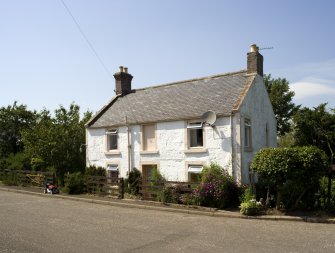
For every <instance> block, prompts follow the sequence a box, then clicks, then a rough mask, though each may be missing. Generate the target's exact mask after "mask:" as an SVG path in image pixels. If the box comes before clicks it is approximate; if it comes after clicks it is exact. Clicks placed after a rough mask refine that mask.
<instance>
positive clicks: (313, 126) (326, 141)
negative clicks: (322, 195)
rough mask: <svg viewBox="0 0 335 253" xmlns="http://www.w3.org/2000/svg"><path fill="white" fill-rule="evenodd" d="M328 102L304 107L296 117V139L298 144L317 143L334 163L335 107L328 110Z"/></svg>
mask: <svg viewBox="0 0 335 253" xmlns="http://www.w3.org/2000/svg"><path fill="white" fill-rule="evenodd" d="M326 106H327V104H326V103H325V104H320V105H319V106H318V107H315V108H313V109H309V108H306V107H304V108H302V109H300V110H299V111H298V113H297V114H296V115H295V117H294V122H295V141H296V144H298V145H315V146H317V147H319V148H320V149H322V150H324V151H325V153H326V154H327V155H328V158H329V163H330V164H334V148H335V109H330V110H329V111H327V109H326ZM331 177H332V175H331V172H330V171H329V175H328V204H330V199H331V184H332V182H331Z"/></svg>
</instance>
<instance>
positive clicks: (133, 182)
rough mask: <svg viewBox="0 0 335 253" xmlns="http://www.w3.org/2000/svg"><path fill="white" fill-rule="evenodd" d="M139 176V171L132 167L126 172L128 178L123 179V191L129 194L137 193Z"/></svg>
mask: <svg viewBox="0 0 335 253" xmlns="http://www.w3.org/2000/svg"><path fill="white" fill-rule="evenodd" d="M141 178H142V175H141V172H140V171H139V170H138V169H136V168H133V169H132V171H130V172H129V173H128V178H126V179H125V187H126V190H125V191H126V192H127V193H129V194H133V195H139V193H140V182H141Z"/></svg>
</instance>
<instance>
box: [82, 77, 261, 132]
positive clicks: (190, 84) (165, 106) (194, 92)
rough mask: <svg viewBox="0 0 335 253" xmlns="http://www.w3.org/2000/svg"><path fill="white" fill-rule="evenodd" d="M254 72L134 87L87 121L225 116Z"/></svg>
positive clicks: (100, 123) (94, 124)
mask: <svg viewBox="0 0 335 253" xmlns="http://www.w3.org/2000/svg"><path fill="white" fill-rule="evenodd" d="M254 78H255V75H250V74H249V75H248V74H247V72H246V71H239V72H234V73H227V74H222V75H216V76H210V77H204V78H199V79H192V80H187V81H181V82H176V83H170V84H166V85H160V86H152V87H147V88H143V89H137V90H134V91H133V92H132V93H130V94H127V95H126V96H123V97H122V96H116V97H114V98H113V99H112V100H111V102H110V103H109V104H107V105H106V106H105V107H103V108H102V109H101V110H100V111H99V112H98V113H97V114H96V115H95V116H94V117H93V118H92V119H91V120H90V121H89V122H88V123H87V124H86V126H87V127H92V128H99V127H111V126H120V125H125V124H126V120H125V118H126V117H127V123H128V124H144V123H151V122H160V121H176V120H186V119H196V118H201V116H202V115H203V114H204V113H205V112H206V111H208V110H211V111H214V112H215V113H216V114H217V116H228V115H230V114H231V113H232V112H233V111H234V110H237V109H238V107H239V105H240V103H241V101H242V99H243V97H244V95H245V93H246V91H247V90H248V88H249V86H250V85H251V83H252V82H253V80H254Z"/></svg>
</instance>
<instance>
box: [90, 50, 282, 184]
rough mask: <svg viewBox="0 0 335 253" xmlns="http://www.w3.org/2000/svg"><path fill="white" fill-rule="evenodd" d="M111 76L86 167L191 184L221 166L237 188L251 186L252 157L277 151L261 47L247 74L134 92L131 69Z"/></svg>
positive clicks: (94, 124)
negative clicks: (111, 83)
mask: <svg viewBox="0 0 335 253" xmlns="http://www.w3.org/2000/svg"><path fill="white" fill-rule="evenodd" d="M114 77H115V80H116V82H115V93H116V95H115V96H114V97H113V98H112V100H111V101H110V102H109V103H108V104H107V105H106V106H104V107H103V108H102V109H101V110H100V111H99V112H98V113H97V114H96V115H95V116H94V117H93V118H92V119H91V120H90V121H89V122H88V123H87V125H86V140H87V143H86V144H87V148H86V158H87V159H86V160H87V165H88V166H89V165H95V166H102V167H105V168H106V169H107V171H108V172H109V173H111V174H113V173H114V174H118V175H119V176H121V177H126V175H127V172H128V171H130V170H131V169H132V168H138V169H139V170H140V171H141V172H142V175H143V176H144V177H149V176H150V174H151V172H152V170H153V169H158V170H159V171H160V173H161V174H162V175H164V176H165V177H166V178H167V179H168V180H172V181H192V180H195V179H196V176H197V174H198V173H199V172H200V171H201V170H202V168H203V166H204V165H209V164H210V163H211V162H216V163H218V164H220V165H221V166H223V167H224V168H225V169H227V170H228V172H229V173H230V174H231V175H232V176H233V177H234V179H235V180H236V181H237V182H239V183H249V182H250V178H251V177H250V171H249V166H250V163H251V160H252V158H253V156H254V155H255V153H256V152H257V151H258V150H259V149H261V148H263V147H267V146H270V147H274V146H276V120H275V116H274V113H273V109H272V106H271V102H270V99H269V96H268V93H267V91H266V88H265V86H264V82H263V56H262V55H261V54H260V53H259V52H258V47H257V46H256V45H252V46H251V47H250V52H249V53H248V54H247V70H243V71H238V72H233V73H226V74H220V75H215V76H209V77H203V78H196V79H192V80H187V81H180V82H175V83H170V84H165V85H159V86H153V87H147V88H143V89H136V90H133V89H132V88H131V81H132V78H133V76H132V75H130V74H129V73H128V69H127V68H124V67H120V70H119V72H117V73H115V74H114ZM206 119H207V122H205V121H206ZM208 119H209V120H208ZM215 119H216V120H215ZM208 121H209V122H208ZM214 121H215V122H214ZM208 123H210V124H208Z"/></svg>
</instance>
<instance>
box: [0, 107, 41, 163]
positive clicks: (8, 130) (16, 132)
mask: <svg viewBox="0 0 335 253" xmlns="http://www.w3.org/2000/svg"><path fill="white" fill-rule="evenodd" d="M36 117H37V115H36V112H35V111H29V110H28V109H27V106H25V105H18V104H17V102H14V104H13V105H10V106H7V107H1V108H0V157H3V158H4V157H8V156H9V155H10V154H16V153H18V152H22V150H23V143H22V141H21V131H23V130H30V129H32V127H33V125H34V123H35V120H36Z"/></svg>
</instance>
